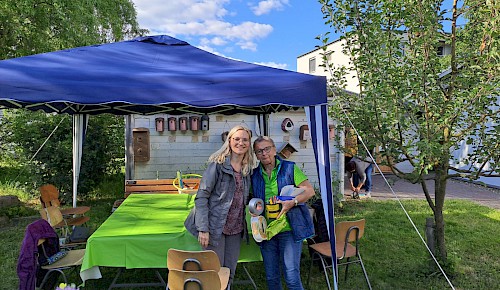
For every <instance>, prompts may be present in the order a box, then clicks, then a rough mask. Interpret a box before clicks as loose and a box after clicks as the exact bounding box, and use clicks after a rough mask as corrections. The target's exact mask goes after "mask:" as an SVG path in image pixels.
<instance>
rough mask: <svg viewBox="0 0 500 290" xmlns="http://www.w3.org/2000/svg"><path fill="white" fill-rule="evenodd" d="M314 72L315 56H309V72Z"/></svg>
mask: <svg viewBox="0 0 500 290" xmlns="http://www.w3.org/2000/svg"><path fill="white" fill-rule="evenodd" d="M314 72H316V58H315V57H313V58H310V59H309V73H314Z"/></svg>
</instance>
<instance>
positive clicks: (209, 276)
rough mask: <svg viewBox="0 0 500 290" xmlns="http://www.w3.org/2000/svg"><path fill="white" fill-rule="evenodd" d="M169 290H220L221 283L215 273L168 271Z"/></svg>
mask: <svg viewBox="0 0 500 290" xmlns="http://www.w3.org/2000/svg"><path fill="white" fill-rule="evenodd" d="M168 288H169V289H170V290H220V289H221V283H220V279H219V275H218V274H217V272H215V271H212V270H208V271H183V270H178V269H169V270H168Z"/></svg>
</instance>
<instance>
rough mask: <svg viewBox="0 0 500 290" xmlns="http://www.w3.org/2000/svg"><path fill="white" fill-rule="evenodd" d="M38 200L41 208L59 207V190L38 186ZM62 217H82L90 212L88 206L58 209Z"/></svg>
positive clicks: (52, 187) (46, 185)
mask: <svg viewBox="0 0 500 290" xmlns="http://www.w3.org/2000/svg"><path fill="white" fill-rule="evenodd" d="M40 200H41V202H42V207H43V208H46V207H50V206H55V207H60V206H61V202H60V201H59V190H58V189H57V188H56V187H55V186H54V185H52V184H45V185H42V186H40ZM60 210H61V213H62V215H63V216H73V215H84V214H85V213H86V212H88V211H89V210H90V207H88V206H78V207H71V208H64V209H60Z"/></svg>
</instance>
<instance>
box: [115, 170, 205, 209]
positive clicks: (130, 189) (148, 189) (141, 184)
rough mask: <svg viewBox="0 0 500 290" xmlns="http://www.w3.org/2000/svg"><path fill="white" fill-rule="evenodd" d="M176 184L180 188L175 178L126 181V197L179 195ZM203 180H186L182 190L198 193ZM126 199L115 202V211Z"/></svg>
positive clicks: (183, 181)
mask: <svg viewBox="0 0 500 290" xmlns="http://www.w3.org/2000/svg"><path fill="white" fill-rule="evenodd" d="M174 180H175V184H176V185H177V186H179V182H178V181H177V180H176V179H174V178H167V179H130V180H125V194H124V197H125V198H127V197H128V196H129V195H130V194H141V193H160V194H177V193H179V188H178V187H176V186H174ZM200 181H201V178H185V179H183V180H182V183H183V185H184V187H185V188H187V189H185V190H181V192H183V193H196V189H197V188H199V186H200ZM123 200H124V199H119V200H117V201H115V202H114V204H113V209H112V211H114V210H115V209H116V208H118V206H120V204H121V203H122V202H123Z"/></svg>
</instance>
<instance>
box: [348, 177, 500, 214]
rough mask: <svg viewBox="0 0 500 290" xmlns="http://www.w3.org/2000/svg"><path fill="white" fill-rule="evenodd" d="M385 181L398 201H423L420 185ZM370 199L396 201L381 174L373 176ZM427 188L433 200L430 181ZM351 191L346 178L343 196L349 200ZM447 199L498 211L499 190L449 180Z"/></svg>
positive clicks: (388, 179)
mask: <svg viewBox="0 0 500 290" xmlns="http://www.w3.org/2000/svg"><path fill="white" fill-rule="evenodd" d="M384 176H385V179H386V180H387V181H388V183H389V184H390V185H391V187H392V191H394V193H395V194H396V195H397V197H398V198H399V199H416V198H421V199H425V196H424V192H423V190H422V186H421V185H420V184H412V183H410V182H407V181H405V180H402V179H399V178H397V177H396V176H395V175H392V174H385V175H384ZM372 177H373V178H372V179H373V189H372V194H371V195H372V198H375V199H396V197H395V195H394V194H393V192H392V191H391V187H389V185H388V184H387V183H386V181H385V180H384V178H383V177H382V175H381V174H374V175H373V176H372ZM427 187H428V189H429V192H430V194H431V197H433V198H434V184H433V183H432V182H431V181H428V182H427ZM351 193H352V192H351V190H350V189H349V181H348V180H347V178H346V179H345V182H344V194H345V197H346V198H351ZM446 198H447V199H468V200H472V201H474V202H477V203H479V204H481V205H485V206H488V207H491V208H494V209H497V210H500V189H496V188H490V187H485V186H481V185H477V184H474V183H470V182H465V181H460V180H455V179H450V180H448V183H447V186H446Z"/></svg>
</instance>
